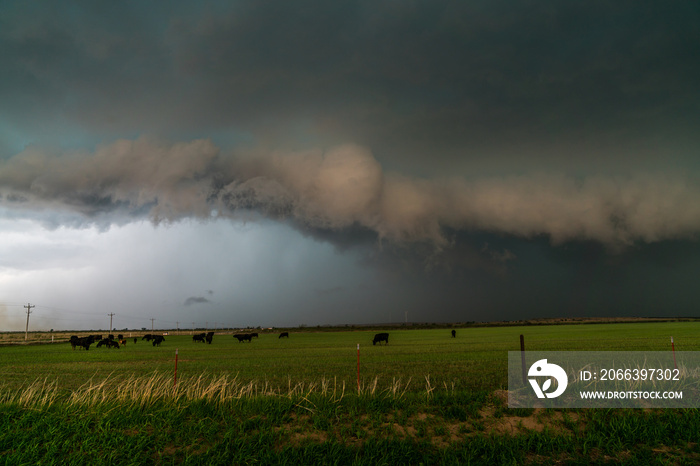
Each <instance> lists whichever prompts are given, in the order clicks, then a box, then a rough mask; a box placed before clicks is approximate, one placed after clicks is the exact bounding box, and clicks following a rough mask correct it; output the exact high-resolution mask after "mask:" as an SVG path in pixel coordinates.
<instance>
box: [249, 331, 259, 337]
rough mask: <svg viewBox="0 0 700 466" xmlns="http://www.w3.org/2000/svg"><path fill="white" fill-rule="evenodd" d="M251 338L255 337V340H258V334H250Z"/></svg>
mask: <svg viewBox="0 0 700 466" xmlns="http://www.w3.org/2000/svg"><path fill="white" fill-rule="evenodd" d="M250 336H251V337H255V338H258V332H255V333H251V334H250Z"/></svg>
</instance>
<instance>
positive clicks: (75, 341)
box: [69, 335, 95, 350]
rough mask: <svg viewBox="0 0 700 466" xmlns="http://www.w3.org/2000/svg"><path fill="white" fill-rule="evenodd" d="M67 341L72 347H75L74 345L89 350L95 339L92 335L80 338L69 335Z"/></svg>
mask: <svg viewBox="0 0 700 466" xmlns="http://www.w3.org/2000/svg"><path fill="white" fill-rule="evenodd" d="M69 341H70V345H71V346H72V347H73V349H75V347H76V346H80V347H81V348H85V350H89V349H90V345H92V344H93V343H94V342H95V339H94V338H93V335H90V336H87V337H82V338H80V337H78V336H76V335H73V336H72V337H70V340H69Z"/></svg>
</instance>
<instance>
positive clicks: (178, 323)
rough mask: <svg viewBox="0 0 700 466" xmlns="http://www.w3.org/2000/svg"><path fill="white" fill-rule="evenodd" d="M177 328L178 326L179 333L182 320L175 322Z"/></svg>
mask: <svg viewBox="0 0 700 466" xmlns="http://www.w3.org/2000/svg"><path fill="white" fill-rule="evenodd" d="M175 328H177V334H178V335H179V334H180V321H177V322H175Z"/></svg>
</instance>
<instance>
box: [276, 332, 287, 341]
mask: <svg viewBox="0 0 700 466" xmlns="http://www.w3.org/2000/svg"><path fill="white" fill-rule="evenodd" d="M280 338H289V332H282V333H280V336H278V337H277V339H278V340H279V339H280Z"/></svg>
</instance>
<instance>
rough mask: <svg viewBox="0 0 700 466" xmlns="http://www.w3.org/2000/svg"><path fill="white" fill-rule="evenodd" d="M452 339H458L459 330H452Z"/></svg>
mask: <svg viewBox="0 0 700 466" xmlns="http://www.w3.org/2000/svg"><path fill="white" fill-rule="evenodd" d="M452 338H457V330H452Z"/></svg>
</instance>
